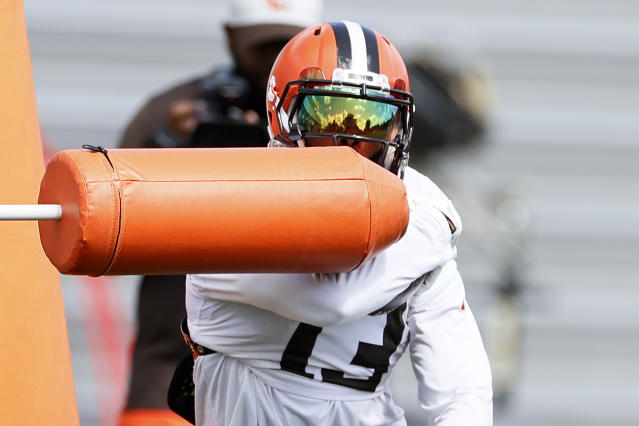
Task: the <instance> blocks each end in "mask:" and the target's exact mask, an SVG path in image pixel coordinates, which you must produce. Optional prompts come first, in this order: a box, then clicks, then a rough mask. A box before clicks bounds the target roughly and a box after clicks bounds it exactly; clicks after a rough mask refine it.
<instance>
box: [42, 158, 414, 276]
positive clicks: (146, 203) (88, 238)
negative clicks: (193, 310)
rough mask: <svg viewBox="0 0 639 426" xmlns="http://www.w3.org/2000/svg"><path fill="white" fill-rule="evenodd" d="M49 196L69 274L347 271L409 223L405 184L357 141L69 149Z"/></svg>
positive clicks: (59, 258)
mask: <svg viewBox="0 0 639 426" xmlns="http://www.w3.org/2000/svg"><path fill="white" fill-rule="evenodd" d="M39 203H41V204H45V203H46V204H61V205H62V211H63V213H62V219H61V220H60V221H58V222H53V221H48V222H45V221H41V222H40V223H39V227H40V239H41V242H42V246H43V248H44V250H45V253H46V254H47V256H48V257H49V259H50V260H51V262H52V263H53V265H54V266H55V267H56V268H58V270H59V271H60V272H62V273H65V274H86V275H93V276H97V275H102V274H107V275H124V274H147V275H148V274H182V273H198V272H199V273H223V272H228V273H231V272H235V273H240V272H343V271H350V270H353V269H355V268H356V267H357V266H359V265H360V264H362V263H363V262H364V261H366V260H367V259H369V258H371V257H372V256H374V255H376V254H377V253H379V252H380V251H381V250H383V249H384V248H386V247H388V246H389V245H390V244H392V243H393V242H395V241H397V240H398V239H399V238H401V236H402V235H403V233H404V232H405V230H406V227H407V225H408V204H407V201H406V189H405V187H404V184H403V182H402V181H401V180H400V179H399V178H398V177H397V176H395V175H393V174H392V173H390V172H388V171H387V170H385V169H383V168H382V167H380V166H378V165H376V164H374V163H372V162H371V161H369V160H367V159H366V158H364V157H362V156H360V155H358V154H357V153H356V152H355V151H353V150H352V149H351V148H349V147H324V148H305V149H293V148H220V149H214V148H209V149H157V150H154V149H113V150H109V151H108V154H103V153H100V152H91V151H88V150H77V151H63V152H60V153H58V154H57V155H56V156H55V157H54V158H53V159H52V160H51V162H50V163H49V165H48V167H47V170H46V172H45V176H44V178H43V180H42V184H41V188H40V198H39Z"/></svg>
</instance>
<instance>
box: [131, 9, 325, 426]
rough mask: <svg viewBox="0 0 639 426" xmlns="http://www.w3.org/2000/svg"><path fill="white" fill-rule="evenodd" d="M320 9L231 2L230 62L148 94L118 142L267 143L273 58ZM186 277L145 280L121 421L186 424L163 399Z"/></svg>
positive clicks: (177, 346)
mask: <svg viewBox="0 0 639 426" xmlns="http://www.w3.org/2000/svg"><path fill="white" fill-rule="evenodd" d="M321 9H322V4H321V2H320V1H319V0H282V1H275V0H237V1H233V2H231V4H230V19H229V20H228V21H227V22H226V24H225V26H224V29H225V32H226V37H227V41H228V46H229V50H230V52H231V55H232V57H233V64H232V65H231V66H228V67H224V68H219V69H216V70H214V71H213V72H211V73H209V74H206V75H204V76H201V77H198V78H194V79H192V80H189V81H187V82H184V83H181V84H179V85H177V86H175V87H172V88H170V89H168V90H166V91H164V92H162V93H160V94H158V95H155V96H153V97H152V98H151V99H150V100H149V101H147V102H146V103H145V105H144V106H143V107H142V108H141V109H140V111H139V112H138V113H137V114H136V115H135V117H134V118H133V119H132V121H131V122H130V123H129V124H128V126H127V127H126V129H125V130H124V132H123V134H122V137H121V139H120V142H119V146H120V147H122V148H162V147H206V146H209V147H239V146H265V145H266V144H267V142H268V133H267V132H266V125H267V124H266V119H265V109H264V99H265V96H266V85H267V80H268V75H269V72H270V70H271V66H272V64H273V61H274V60H275V58H276V56H277V54H278V53H279V51H280V50H281V48H282V47H283V46H284V45H285V44H286V42H287V41H288V40H289V39H290V38H291V37H292V36H294V35H295V34H297V33H298V32H299V31H301V30H302V29H303V28H304V27H306V26H308V25H311V24H313V23H316V22H319V21H320V19H321V18H320V15H321ZM204 54H205V53H204ZM184 282H185V276H184V275H179V276H176V275H171V276H145V277H143V278H142V282H141V285H140V290H139V295H138V305H137V327H138V331H137V338H136V341H135V347H134V351H133V362H132V371H131V376H130V382H129V389H128V397H127V403H126V408H125V411H124V412H123V413H122V415H121V417H120V424H121V425H123V426H127V425H142V424H143V425H153V424H161V425H173V424H175V425H180V424H188V423H186V422H185V421H184V420H183V419H182V418H180V417H179V416H177V415H176V414H175V413H173V412H172V411H170V410H169V409H168V405H167V402H166V401H167V390H168V387H169V383H170V380H171V376H172V374H173V371H174V369H175V365H176V364H177V363H178V362H179V361H180V360H181V359H182V358H183V356H184V355H185V353H189V352H188V349H187V348H186V346H185V345H184V341H183V339H182V336H181V335H180V333H179V329H178V325H179V323H180V321H181V320H182V319H183V318H184V317H185V316H186V311H185V307H184V297H185V290H184Z"/></svg>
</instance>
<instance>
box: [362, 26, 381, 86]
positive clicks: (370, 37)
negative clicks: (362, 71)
mask: <svg viewBox="0 0 639 426" xmlns="http://www.w3.org/2000/svg"><path fill="white" fill-rule="evenodd" d="M362 31H364V40H365V41H366V65H367V66H368V70H369V71H370V72H374V73H377V74H379V48H378V47H377V37H375V32H374V31H373V30H371V29H370V28H366V27H365V26H363V25H362Z"/></svg>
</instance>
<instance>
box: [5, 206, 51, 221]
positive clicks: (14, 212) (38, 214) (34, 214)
mask: <svg viewBox="0 0 639 426" xmlns="http://www.w3.org/2000/svg"><path fill="white" fill-rule="evenodd" d="M61 217H62V206H61V205H60V204H0V220H60V218H61Z"/></svg>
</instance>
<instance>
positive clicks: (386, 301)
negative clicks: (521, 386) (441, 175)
mask: <svg viewBox="0 0 639 426" xmlns="http://www.w3.org/2000/svg"><path fill="white" fill-rule="evenodd" d="M404 183H405V185H406V189H407V194H408V200H409V207H410V220H409V224H408V228H407V230H406V233H405V235H404V237H402V239H401V240H400V241H398V242H397V243H395V244H393V245H392V246H390V247H389V248H387V249H386V250H385V251H383V252H382V253H380V254H378V255H377V256H376V257H375V258H373V259H371V260H369V261H368V262H366V263H365V264H364V265H362V266H360V267H359V268H357V269H356V270H354V271H352V272H349V273H340V274H216V275H189V276H187V292H186V307H187V313H188V325H189V329H190V332H191V337H192V339H193V340H194V341H195V342H197V343H198V344H201V345H203V346H206V347H208V348H210V349H213V350H215V351H218V352H220V353H221V354H224V355H225V356H229V357H232V358H233V359H235V360H239V361H241V362H242V363H244V364H245V365H247V366H249V367H250V368H252V371H253V372H254V374H255V375H256V376H257V377H259V378H260V380H262V381H263V382H264V383H266V384H267V385H269V386H271V387H273V388H275V389H280V390H283V391H286V392H290V393H293V394H296V395H301V396H303V397H308V398H317V399H323V400H341V401H358V400H366V399H371V398H374V397H379V396H380V395H386V394H387V392H388V391H387V383H388V379H389V375H390V372H391V370H392V368H393V366H394V365H395V363H396V362H397V361H398V359H399V358H400V357H401V355H402V354H403V353H404V351H405V350H406V348H407V347H409V346H410V353H411V359H412V363H413V367H414V370H415V373H416V376H417V378H418V382H419V398H420V405H421V407H422V409H423V410H424V411H425V412H426V413H427V414H428V415H429V416H430V417H431V418H432V419H433V424H442V425H443V424H449V423H445V421H446V419H450V421H451V422H454V424H474V425H475V424H478V425H488V424H491V417H492V416H491V412H492V408H491V407H492V405H491V382H490V370H489V367H488V362H487V358H486V355H485V352H484V349H483V345H482V342H481V338H480V337H479V332H478V330H477V326H476V324H475V320H474V318H473V316H472V313H471V311H470V309H469V307H468V305H467V303H466V301H465V295H464V287H463V283H462V280H461V277H460V275H459V272H458V271H457V266H456V262H455V257H456V241H457V238H458V236H459V233H460V232H461V221H460V219H459V216H458V214H457V212H456V211H455V209H454V208H453V206H452V204H451V202H450V201H449V200H448V198H447V197H446V196H445V195H444V194H443V193H442V192H441V191H440V190H439V189H438V188H437V186H436V185H435V184H434V183H433V182H431V181H430V180H429V179H428V178H426V177H425V176H423V175H421V174H420V173H418V172H416V171H415V170H413V169H411V168H407V170H406V174H405V177H404ZM446 218H448V219H450V221H451V222H452V223H453V224H454V226H455V228H456V231H455V233H453V234H452V235H451V230H450V225H449V223H448V221H447V220H446ZM391 412H393V413H396V412H395V411H392V410H391ZM400 412H401V410H400ZM393 415H396V414H393ZM437 419H439V420H437ZM396 420H397V419H392V418H388V419H386V421H388V422H394V421H396ZM384 421H385V420H383V419H380V423H382V424H383V423H384ZM460 422H461V423H460ZM450 424H453V423H450Z"/></svg>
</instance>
